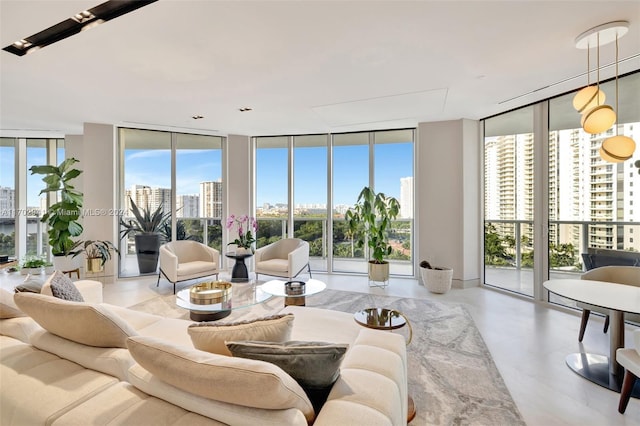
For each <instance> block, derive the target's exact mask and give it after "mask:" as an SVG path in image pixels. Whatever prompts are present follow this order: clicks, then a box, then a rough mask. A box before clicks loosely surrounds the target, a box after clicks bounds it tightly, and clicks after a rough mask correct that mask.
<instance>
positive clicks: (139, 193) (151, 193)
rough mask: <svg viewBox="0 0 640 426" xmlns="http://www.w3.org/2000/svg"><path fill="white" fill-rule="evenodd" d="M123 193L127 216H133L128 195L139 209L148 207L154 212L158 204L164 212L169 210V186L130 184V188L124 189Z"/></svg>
mask: <svg viewBox="0 0 640 426" xmlns="http://www.w3.org/2000/svg"><path fill="white" fill-rule="evenodd" d="M125 195H126V200H125V205H126V207H127V216H133V213H131V203H130V201H129V197H131V199H132V200H133V202H134V203H136V206H138V208H139V209H143V208H144V209H146V208H149V210H150V211H151V212H154V211H155V210H156V209H157V208H158V206H162V211H163V212H164V213H169V212H171V189H169V188H151V187H149V186H146V185H132V186H131V189H127V190H126V192H125Z"/></svg>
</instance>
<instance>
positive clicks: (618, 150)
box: [600, 36, 636, 163]
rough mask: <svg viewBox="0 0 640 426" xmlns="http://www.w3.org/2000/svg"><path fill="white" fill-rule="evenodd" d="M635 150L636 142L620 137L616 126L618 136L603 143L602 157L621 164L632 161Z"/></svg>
mask: <svg viewBox="0 0 640 426" xmlns="http://www.w3.org/2000/svg"><path fill="white" fill-rule="evenodd" d="M618 111H619V106H618V37H617V36H616V112H618ZM635 150H636V143H635V141H634V140H633V139H631V138H630V137H628V136H624V135H619V134H618V126H616V135H615V136H613V137H610V138H607V139H605V140H604V141H603V142H602V146H601V147H600V157H602V159H603V160H605V161H608V162H610V163H621V162H623V161H626V160H628V159H630V158H631V157H632V156H633V153H634V151H635ZM603 152H604V154H605V155H603Z"/></svg>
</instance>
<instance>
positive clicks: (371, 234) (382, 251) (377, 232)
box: [345, 186, 400, 282]
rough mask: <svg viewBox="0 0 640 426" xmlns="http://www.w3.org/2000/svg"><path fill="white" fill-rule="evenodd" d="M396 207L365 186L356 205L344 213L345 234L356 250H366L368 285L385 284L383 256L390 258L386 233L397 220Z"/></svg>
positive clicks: (393, 201)
mask: <svg viewBox="0 0 640 426" xmlns="http://www.w3.org/2000/svg"><path fill="white" fill-rule="evenodd" d="M399 212H400V203H399V202H398V200H396V199H395V198H393V197H387V196H386V195H385V194H383V193H382V192H379V193H377V194H376V193H375V192H374V191H373V190H372V189H371V188H369V187H367V186H365V187H364V188H363V189H362V191H361V192H360V195H358V200H357V202H356V205H355V206H354V207H353V208H351V209H349V210H347V213H345V220H346V222H347V227H348V229H349V233H350V234H351V235H352V236H353V238H354V239H355V245H356V247H357V248H364V247H365V246H366V247H368V249H369V250H368V251H367V254H368V256H369V279H370V280H371V281H383V282H386V281H388V280H389V262H387V261H386V260H384V258H385V256H388V255H390V254H391V251H392V247H391V245H390V244H389V237H388V235H387V230H388V229H389V227H390V226H391V221H393V220H394V219H395V218H397V217H398V214H399Z"/></svg>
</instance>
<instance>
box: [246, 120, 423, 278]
mask: <svg viewBox="0 0 640 426" xmlns="http://www.w3.org/2000/svg"><path fill="white" fill-rule="evenodd" d="M254 141H255V147H256V188H255V196H256V211H257V216H258V224H259V227H258V247H261V246H264V245H266V244H268V243H270V242H273V241H275V240H277V239H280V238H283V237H284V236H293V237H297V238H302V239H304V240H306V241H308V242H309V244H310V257H311V267H312V269H313V270H319V271H332V272H355V273H366V272H367V263H366V261H365V256H364V253H363V251H362V250H361V249H357V248H356V247H355V245H354V242H353V240H352V238H351V236H350V235H349V232H348V230H347V228H346V224H345V221H344V215H345V213H346V211H347V210H348V209H349V208H350V207H352V206H353V205H354V204H355V203H356V202H357V199H358V195H359V194H360V192H361V191H362V189H363V188H364V187H365V186H370V187H373V188H374V190H375V191H376V192H383V193H385V194H386V195H387V196H393V197H395V198H397V199H398V200H399V201H400V204H401V206H402V208H401V212H400V216H399V217H398V219H397V220H396V221H394V223H393V225H392V227H391V229H390V230H389V238H390V243H391V245H392V247H393V253H392V254H391V255H390V256H389V260H390V261H391V262H390V263H391V265H390V271H391V273H392V274H394V275H406V276H412V275H413V273H414V272H413V271H414V269H413V263H414V260H413V249H412V246H413V244H412V242H413V163H414V130H413V129H402V130H387V131H375V132H354V133H338V134H320V135H298V136H273V137H256V138H254Z"/></svg>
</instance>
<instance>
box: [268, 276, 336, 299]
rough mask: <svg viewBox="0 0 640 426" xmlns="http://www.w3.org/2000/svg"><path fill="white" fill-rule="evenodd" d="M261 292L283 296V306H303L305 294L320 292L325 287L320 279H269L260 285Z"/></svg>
mask: <svg viewBox="0 0 640 426" xmlns="http://www.w3.org/2000/svg"><path fill="white" fill-rule="evenodd" d="M260 288H261V289H262V291H263V292H265V293H267V294H270V295H272V296H279V297H284V306H290V305H295V306H305V304H306V296H311V295H312V294H316V293H320V292H321V291H322V290H324V289H326V288H327V285H326V284H325V283H323V282H322V281H318V280H314V279H309V280H307V281H298V280H291V281H281V280H271V281H267V282H266V283H264V284H262V285H261V286H260Z"/></svg>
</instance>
